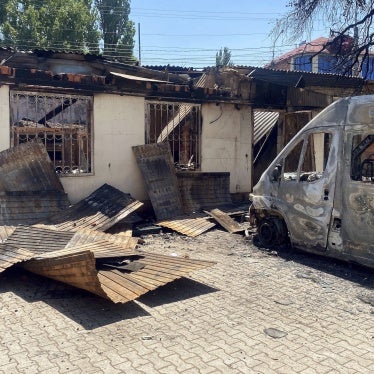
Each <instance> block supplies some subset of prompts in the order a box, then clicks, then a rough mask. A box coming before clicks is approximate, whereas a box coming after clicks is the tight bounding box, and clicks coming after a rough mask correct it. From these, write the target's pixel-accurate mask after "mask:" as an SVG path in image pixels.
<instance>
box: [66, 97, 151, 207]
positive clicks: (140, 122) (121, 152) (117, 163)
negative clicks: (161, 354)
mask: <svg viewBox="0 0 374 374" xmlns="http://www.w3.org/2000/svg"><path fill="white" fill-rule="evenodd" d="M93 113H94V114H93V124H94V134H93V137H94V147H93V150H94V156H93V165H94V173H93V175H92V176H71V177H62V178H61V182H62V184H63V186H64V189H65V192H66V193H68V196H69V200H70V201H71V202H72V203H74V202H77V201H78V200H80V199H82V198H84V197H86V196H87V195H88V194H89V193H91V192H93V191H94V190H95V189H96V188H98V187H100V186H101V185H102V184H104V183H108V184H111V185H112V186H113V187H116V188H118V189H120V190H121V191H123V192H127V193H130V194H131V195H132V196H133V197H134V198H136V199H139V200H144V199H145V198H146V196H147V195H146V192H145V188H144V182H143V178H142V176H141V174H140V170H139V168H138V166H137V163H136V160H135V157H134V155H133V152H132V148H131V147H132V146H134V145H140V144H144V98H142V97H133V96H119V95H110V94H96V95H95V96H94V110H93Z"/></svg>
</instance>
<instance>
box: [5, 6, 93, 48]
mask: <svg viewBox="0 0 374 374" xmlns="http://www.w3.org/2000/svg"><path fill="white" fill-rule="evenodd" d="M90 3H91V2H90V1H87V0H34V1H31V0H21V1H20V0H8V2H7V4H6V6H5V14H6V16H5V17H4V18H5V19H3V22H2V24H1V31H2V41H1V43H2V44H3V45H6V46H12V47H16V48H18V49H34V48H50V49H66V50H71V51H79V52H98V47H99V39H100V33H99V32H98V30H97V29H96V26H95V25H96V15H95V13H94V12H93V11H92V10H91V4H90Z"/></svg>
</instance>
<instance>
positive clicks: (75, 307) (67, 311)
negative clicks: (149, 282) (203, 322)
mask: <svg viewBox="0 0 374 374" xmlns="http://www.w3.org/2000/svg"><path fill="white" fill-rule="evenodd" d="M215 291H216V289H214V288H211V287H209V286H206V285H204V284H202V283H199V282H196V281H193V280H191V279H187V278H181V279H178V280H176V281H174V282H171V283H169V284H167V285H165V286H163V287H160V288H158V289H156V290H155V291H151V292H149V293H147V294H145V295H143V296H141V297H140V298H139V299H137V300H138V301H140V302H141V303H143V304H145V305H147V306H149V307H153V306H159V305H163V304H167V303H172V302H176V301H180V300H184V299H188V298H191V297H195V296H199V295H203V294H207V293H210V292H215ZM3 292H13V293H15V294H16V295H17V296H19V297H21V298H22V299H23V300H25V301H27V302H29V303H33V302H38V301H43V302H44V303H46V304H48V305H50V306H51V307H52V308H54V309H56V310H57V311H59V312H60V313H61V314H64V315H65V316H66V317H68V318H70V319H71V320H73V321H75V322H76V323H78V324H79V325H81V326H82V327H83V328H84V329H86V330H93V329H96V328H98V327H102V326H105V325H109V324H112V323H115V322H118V321H122V320H128V319H132V318H137V317H144V316H149V313H148V312H147V311H145V310H144V309H143V308H142V307H141V306H140V305H138V304H137V303H136V302H133V301H130V302H128V303H125V304H114V303H112V302H111V301H109V300H106V299H103V298H101V297H99V296H95V295H93V294H91V293H89V292H86V291H84V290H80V289H78V288H75V287H71V286H69V285H66V284H63V283H60V282H56V281H54V280H52V279H48V278H44V277H41V276H39V275H36V274H33V273H30V272H27V271H26V270H24V269H21V268H17V267H13V268H10V269H8V270H6V271H5V272H4V273H3V274H2V275H1V277H0V293H3Z"/></svg>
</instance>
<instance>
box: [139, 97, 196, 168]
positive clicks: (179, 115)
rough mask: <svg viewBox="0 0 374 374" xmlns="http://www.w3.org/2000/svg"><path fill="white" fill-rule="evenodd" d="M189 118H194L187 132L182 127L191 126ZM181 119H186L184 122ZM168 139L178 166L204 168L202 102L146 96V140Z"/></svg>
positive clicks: (156, 141)
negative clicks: (202, 156) (151, 98)
mask: <svg viewBox="0 0 374 374" xmlns="http://www.w3.org/2000/svg"><path fill="white" fill-rule="evenodd" d="M177 108H179V109H177ZM186 118H188V119H190V120H191V123H190V125H189V130H190V133H188V134H185V133H183V131H182V130H183V129H184V130H185V131H184V132H187V130H188V128H187V127H188V125H187V124H188V122H187V120H186ZM178 120H179V122H178ZM156 121H158V123H156ZM192 122H193V123H192ZM181 123H183V124H182V126H181V125H180V124H181ZM183 126H185V128H183ZM186 139H187V140H186ZM165 141H168V142H169V144H170V150H171V153H172V157H173V161H174V165H175V167H176V169H178V170H191V171H194V170H196V171H199V170H201V149H202V147H201V142H202V105H201V104H196V103H188V102H176V101H159V100H146V101H145V144H153V143H159V142H165ZM186 142H187V146H186Z"/></svg>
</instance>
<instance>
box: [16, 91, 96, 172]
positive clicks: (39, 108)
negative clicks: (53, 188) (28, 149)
mask: <svg viewBox="0 0 374 374" xmlns="http://www.w3.org/2000/svg"><path fill="white" fill-rule="evenodd" d="M91 108H92V97H90V96H76V95H57V94H47V93H33V92H21V91H11V93H10V109H11V110H10V112H11V146H16V145H18V144H21V143H25V142H28V141H40V142H42V143H43V144H44V146H45V147H46V149H47V152H48V154H49V156H50V158H51V161H52V163H53V165H54V168H55V170H56V173H58V174H61V175H79V174H82V173H90V172H92V156H91V150H92V146H91V142H92V136H91V134H92V130H91Z"/></svg>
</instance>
